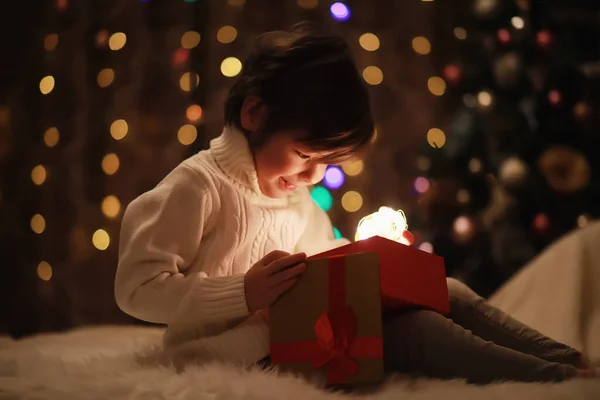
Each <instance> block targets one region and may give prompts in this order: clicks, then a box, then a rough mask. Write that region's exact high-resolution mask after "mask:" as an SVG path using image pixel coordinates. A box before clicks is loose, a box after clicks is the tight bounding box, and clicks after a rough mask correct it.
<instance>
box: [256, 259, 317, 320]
mask: <svg viewBox="0 0 600 400" xmlns="http://www.w3.org/2000/svg"><path fill="white" fill-rule="evenodd" d="M305 260H306V254H304V253H297V254H290V253H287V252H285V251H280V250H275V251H272V252H270V253H269V254H267V255H266V256H264V257H263V258H262V259H261V260H260V261H258V262H257V263H256V264H254V265H253V266H252V268H250V269H249V270H248V272H247V273H246V276H245V277H244V286H245V291H246V303H247V305H248V310H249V311H250V312H251V313H252V312H255V311H258V310H262V309H264V308H267V307H269V306H270V305H271V303H273V302H274V301H275V300H276V299H277V298H278V297H279V296H280V295H281V294H282V293H284V292H285V291H286V290H288V289H290V288H291V287H292V286H294V284H295V283H296V282H297V281H298V276H299V275H300V274H301V273H303V272H304V270H305V269H306V264H304V261H305ZM295 264H298V265H295ZM290 267H291V268H290Z"/></svg>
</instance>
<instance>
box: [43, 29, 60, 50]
mask: <svg viewBox="0 0 600 400" xmlns="http://www.w3.org/2000/svg"><path fill="white" fill-rule="evenodd" d="M57 46H58V35H57V34H56V33H49V34H47V35H46V37H45V38H44V49H45V50H46V51H52V50H54V49H56V47H57Z"/></svg>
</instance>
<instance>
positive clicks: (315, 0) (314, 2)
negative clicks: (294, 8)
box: [298, 0, 319, 10]
mask: <svg viewBox="0 0 600 400" xmlns="http://www.w3.org/2000/svg"><path fill="white" fill-rule="evenodd" d="M318 5H319V0H298V7H300V8H304V9H305V10H310V9H313V8H317V7H318Z"/></svg>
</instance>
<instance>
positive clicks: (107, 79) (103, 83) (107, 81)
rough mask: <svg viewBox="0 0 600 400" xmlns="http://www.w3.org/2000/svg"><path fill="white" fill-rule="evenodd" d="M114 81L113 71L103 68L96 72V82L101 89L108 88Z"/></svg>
mask: <svg viewBox="0 0 600 400" xmlns="http://www.w3.org/2000/svg"><path fill="white" fill-rule="evenodd" d="M114 80H115V70H114V69H112V68H104V69H102V70H100V72H98V77H97V78H96V81H97V82H98V86H100V87H101V88H106V87H109V86H110V85H111V84H112V83H113V81H114Z"/></svg>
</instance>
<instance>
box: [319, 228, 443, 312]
mask: <svg viewBox="0 0 600 400" xmlns="http://www.w3.org/2000/svg"><path fill="white" fill-rule="evenodd" d="M361 252H375V253H377V254H378V255H379V270H380V272H379V273H380V275H381V296H382V305H383V308H384V309H401V310H402V309H404V310H408V309H415V308H421V309H430V310H433V311H436V312H438V313H440V314H443V315H447V314H448V313H450V303H449V299H448V286H447V284H446V269H445V267H444V259H443V258H442V257H439V256H437V255H434V254H430V253H427V252H425V251H422V250H419V249H417V248H414V247H410V246H406V245H404V244H400V243H397V242H394V241H392V240H389V239H386V238H383V237H381V236H373V237H371V238H369V239H365V240H359V241H357V242H354V243H350V244H348V245H346V246H342V247H338V248H336V249H333V250H330V251H326V252H324V253H320V254H316V255H314V256H312V257H310V258H309V259H318V258H323V257H332V256H339V255H347V254H352V253H361Z"/></svg>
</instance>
